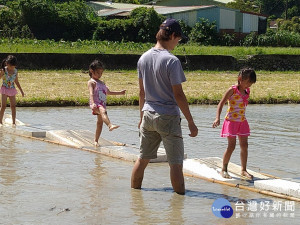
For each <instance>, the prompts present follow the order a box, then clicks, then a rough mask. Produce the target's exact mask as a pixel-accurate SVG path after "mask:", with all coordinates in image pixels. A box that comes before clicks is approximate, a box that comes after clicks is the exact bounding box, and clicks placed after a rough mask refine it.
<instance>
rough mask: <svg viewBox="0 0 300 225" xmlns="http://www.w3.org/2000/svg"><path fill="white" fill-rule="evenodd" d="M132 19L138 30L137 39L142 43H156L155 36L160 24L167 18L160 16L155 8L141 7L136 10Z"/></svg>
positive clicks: (132, 13) (132, 14) (131, 15)
mask: <svg viewBox="0 0 300 225" xmlns="http://www.w3.org/2000/svg"><path fill="white" fill-rule="evenodd" d="M130 18H132V19H133V24H134V26H135V27H136V28H137V30H138V32H137V34H132V35H137V39H138V40H139V41H141V42H152V41H155V40H156V39H155V35H156V33H157V31H158V29H159V26H160V24H161V23H162V22H163V20H164V19H165V17H163V16H162V15H159V14H158V13H157V12H156V11H155V10H154V8H146V7H139V8H136V9H134V10H133V11H132V12H131V14H130Z"/></svg>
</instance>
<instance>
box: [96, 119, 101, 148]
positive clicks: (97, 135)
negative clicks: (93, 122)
mask: <svg viewBox="0 0 300 225" xmlns="http://www.w3.org/2000/svg"><path fill="white" fill-rule="evenodd" d="M102 127H103V120H102V116H101V115H97V127H96V133H95V145H96V146H99V143H98V141H99V138H100V135H101V132H102Z"/></svg>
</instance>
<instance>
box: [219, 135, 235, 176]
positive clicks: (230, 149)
mask: <svg viewBox="0 0 300 225" xmlns="http://www.w3.org/2000/svg"><path fill="white" fill-rule="evenodd" d="M227 141H228V146H227V149H226V151H225V153H224V155H223V168H222V171H221V172H220V174H221V176H222V177H224V178H231V176H230V175H229V174H228V171H227V168H228V163H229V160H230V157H231V155H232V153H233V151H234V149H235V145H236V138H235V137H227Z"/></svg>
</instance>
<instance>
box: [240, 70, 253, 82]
mask: <svg viewBox="0 0 300 225" xmlns="http://www.w3.org/2000/svg"><path fill="white" fill-rule="evenodd" d="M239 77H241V78H242V80H247V79H249V81H250V82H251V83H252V84H254V83H255V82H256V73H255V71H254V69H252V68H244V69H241V70H240V72H239Z"/></svg>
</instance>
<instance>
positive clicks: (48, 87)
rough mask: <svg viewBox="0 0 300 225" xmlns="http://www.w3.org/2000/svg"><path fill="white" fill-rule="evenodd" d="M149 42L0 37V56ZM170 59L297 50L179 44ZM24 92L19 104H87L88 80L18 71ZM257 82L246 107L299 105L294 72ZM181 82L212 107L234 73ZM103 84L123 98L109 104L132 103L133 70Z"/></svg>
mask: <svg viewBox="0 0 300 225" xmlns="http://www.w3.org/2000/svg"><path fill="white" fill-rule="evenodd" d="M153 45H154V44H153V43H118V42H108V41H76V42H64V41H61V42H55V41H51V40H44V41H42V40H27V39H13V40H11V39H0V52H3V53H11V54H13V53H86V54H98V53H103V54H142V53H143V52H144V51H146V50H148V49H149V48H150V47H152V46H153ZM172 53H173V54H175V55H185V54H188V55H231V56H234V57H236V58H239V59H240V58H246V57H247V55H255V54H256V55H257V54H288V55H300V48H267V47H220V46H198V45H197V44H180V45H179V46H177V47H176V48H175V49H174V51H173V52H172ZM19 72H20V73H19V74H20V78H19V79H20V83H21V85H22V87H23V89H24V91H25V93H26V96H25V98H22V97H20V95H18V97H17V101H18V105H19V106H22V105H23V106H30V105H32V106H41V105H44V106H49V105H53V106H54V105H87V104H88V91H87V84H86V83H87V80H88V79H89V76H88V75H87V74H83V73H82V72H79V71H60V70H58V71H19ZM257 75H258V77H257V83H256V84H254V85H253V87H252V88H251V91H252V93H251V99H250V102H252V103H300V72H266V71H257ZM186 76H187V80H188V81H187V82H185V83H184V84H183V86H184V90H185V93H186V95H187V98H188V101H189V103H190V104H216V103H218V101H219V100H220V99H221V97H222V95H223V93H224V92H225V91H226V90H227V89H228V88H229V87H230V86H231V85H232V84H234V83H236V76H237V72H236V71H230V72H220V71H217V72H216V71H210V72H204V71H192V72H186ZM103 80H104V81H106V83H107V85H108V86H109V87H110V89H111V90H121V89H124V88H126V89H127V94H126V95H125V97H124V96H123V97H122V96H121V97H115V96H113V97H109V98H108V103H109V104H111V105H121V104H126V105H132V104H138V81H137V75H136V71H119V72H118V71H105V73H104V76H103Z"/></svg>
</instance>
